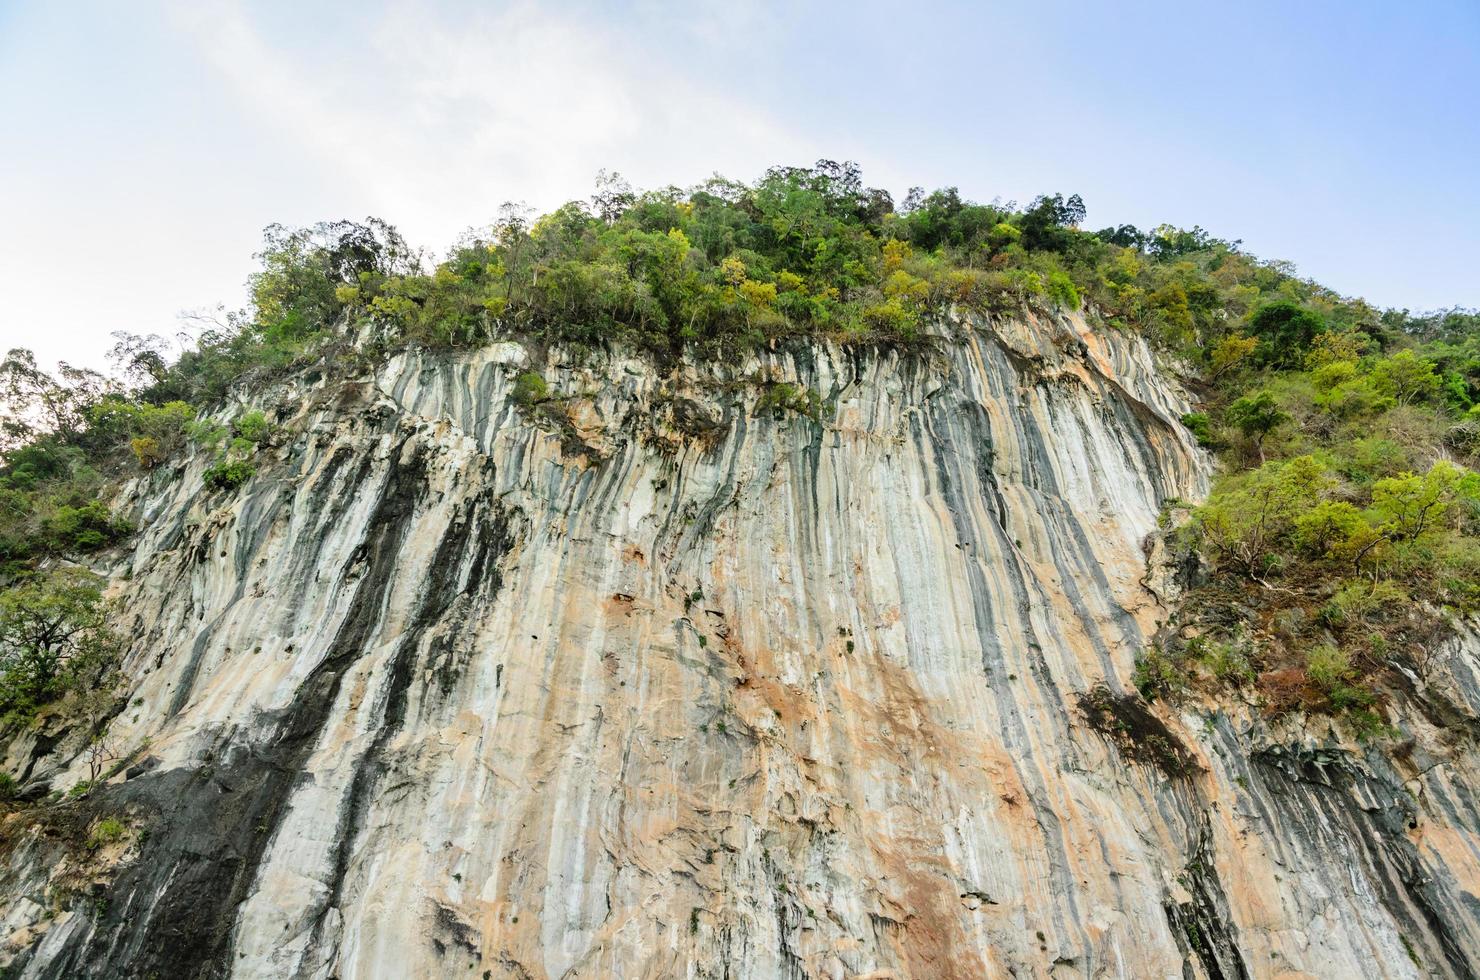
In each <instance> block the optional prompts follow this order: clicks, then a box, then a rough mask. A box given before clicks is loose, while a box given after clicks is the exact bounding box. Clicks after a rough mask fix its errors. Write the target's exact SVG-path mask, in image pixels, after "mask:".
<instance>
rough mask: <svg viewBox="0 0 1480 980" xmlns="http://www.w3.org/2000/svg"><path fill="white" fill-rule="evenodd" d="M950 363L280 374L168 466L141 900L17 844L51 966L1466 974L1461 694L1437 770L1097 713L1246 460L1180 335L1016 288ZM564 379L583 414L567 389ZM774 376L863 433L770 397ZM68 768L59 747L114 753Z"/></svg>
mask: <svg viewBox="0 0 1480 980" xmlns="http://www.w3.org/2000/svg"><path fill="white" fill-rule="evenodd" d="M944 351H945V352H944V353H942V354H940V355H938V356H932V357H923V358H922V357H901V356H898V355H895V354H891V353H884V352H881V353H872V354H866V353H858V352H848V353H844V352H842V351H840V350H839V349H836V348H832V347H828V346H825V345H819V346H814V347H805V348H798V349H797V350H795V351H794V352H792V353H789V354H785V355H782V354H777V355H772V356H769V357H767V358H765V359H762V360H757V361H755V362H753V363H751V364H747V365H736V366H734V367H733V368H732V369H731V370H730V371H729V373H728V374H727V375H726V376H725V377H724V378H715V377H713V376H711V375H709V374H707V373H705V372H700V371H698V370H696V369H693V368H689V369H686V370H680V371H676V372H674V373H672V374H671V375H667V376H663V375H659V374H658V373H656V372H655V371H654V370H653V369H652V368H650V367H649V366H647V365H645V364H642V363H639V362H637V361H631V360H623V359H622V358H620V357H598V358H593V359H591V360H590V361H589V363H586V364H584V365H581V364H574V363H569V364H568V363H565V362H563V361H561V360H560V359H559V358H558V357H552V358H550V360H549V361H548V363H542V364H530V363H527V358H528V356H529V355H527V354H526V353H525V352H524V350H523V349H522V348H519V347H517V346H516V345H499V346H495V347H491V348H488V349H486V350H483V351H479V352H476V353H466V354H459V355H430V354H417V353H409V354H403V355H400V356H397V357H396V358H394V359H392V360H391V361H390V362H389V363H388V364H386V365H384V366H383V367H382V368H381V369H379V370H378V371H377V372H376V373H375V374H374V376H373V377H366V378H362V379H360V380H359V381H358V382H356V383H353V384H343V383H340V384H334V385H330V386H324V385H323V384H322V383H320V385H319V386H317V387H312V386H305V387H301V388H290V387H285V388H284V389H282V390H281V391H280V392H279V397H280V398H281V400H282V405H283V408H284V411H283V417H284V421H285V423H286V425H285V429H284V431H285V432H286V433H288V434H287V435H286V436H285V438H284V439H283V441H282V444H281V445H280V446H279V447H278V448H277V449H276V450H274V453H275V458H274V459H273V460H272V461H271V462H270V464H268V465H264V466H262V467H260V469H259V473H258V474H257V476H256V477H255V478H254V479H253V480H252V481H251V482H249V483H248V484H247V485H246V486H245V487H244V488H242V490H241V491H239V492H237V493H232V494H211V493H207V492H205V491H204V490H203V489H202V487H201V482H200V476H201V474H200V470H201V464H200V463H195V464H192V465H191V466H190V467H189V468H188V469H187V470H186V471H185V472H184V473H183V474H180V475H171V474H158V475H155V476H154V477H153V478H151V479H149V480H147V481H140V482H139V483H138V484H137V485H135V486H132V487H130V488H128V490H127V492H126V493H125V495H124V498H123V501H122V503H123V505H124V506H126V507H128V508H130V509H131V510H132V511H133V513H134V515H135V516H136V517H137V519H138V524H139V525H140V527H141V528H142V529H143V530H142V531H141V533H140V535H139V536H138V538H137V542H136V546H135V547H134V550H133V551H132V553H131V554H129V555H127V556H125V557H124V558H123V559H122V560H121V562H120V564H119V565H118V567H116V568H115V569H113V570H112V571H113V572H114V574H115V590H116V592H117V594H118V595H119V596H120V598H121V599H122V601H123V603H124V607H125V609H126V610H127V614H128V617H129V626H130V628H132V630H133V631H134V642H133V644H132V646H131V649H130V653H129V659H128V666H129V669H130V672H131V674H132V675H133V676H134V677H135V678H136V680H137V683H136V690H134V691H133V692H132V693H131V695H130V703H129V705H128V706H127V707H126V708H125V709H124V710H123V712H122V713H121V714H120V715H119V717H118V718H117V719H116V720H115V723H114V725H113V728H112V738H113V739H114V741H115V742H116V743H117V744H119V745H121V746H124V747H127V748H130V749H132V748H135V747H143V751H142V753H141V756H140V757H141V758H142V759H143V760H145V761H144V762H143V763H142V764H140V765H137V766H133V767H131V768H130V769H129V770H128V771H127V772H125V773H120V774H119V775H117V776H115V777H114V779H113V780H112V782H111V783H110V784H109V785H108V786H106V787H104V788H103V789H101V790H99V791H97V792H96V793H94V795H93V797H91V798H90V805H93V806H95V807H97V808H99V809H98V812H102V810H103V809H107V810H108V811H109V812H123V813H127V814H128V815H129V820H130V824H131V826H132V827H134V828H136V829H142V828H145V827H147V828H148V834H147V836H145V835H142V834H139V833H137V832H135V834H134V836H133V838H132V839H131V841H130V843H128V844H127V845H126V846H120V847H119V848H118V849H117V850H118V852H117V853H116V854H113V855H111V856H110V857H109V859H108V861H107V862H106V863H107V866H108V869H109V870H108V872H107V875H106V876H105V879H104V881H105V887H106V894H107V899H108V900H107V907H106V910H104V911H94V912H93V913H91V914H90V913H88V912H86V911H84V910H81V909H80V908H78V909H74V910H73V911H70V912H62V913H61V914H60V915H57V916H56V917H54V918H51V919H48V918H46V917H45V915H44V914H43V912H44V910H43V908H42V905H41V904H40V903H38V902H36V901H31V900H27V899H25V898H23V896H35V895H38V894H40V893H41V892H42V891H43V890H44V888H45V882H46V879H47V876H48V874H51V873H54V866H53V864H52V862H54V861H56V860H57V858H56V847H55V846H54V845H53V844H50V843H48V838H46V837H45V836H44V835H41V834H39V833H36V832H33V831H28V832H26V835H25V839H23V840H20V841H18V842H15V843H14V844H13V846H11V847H10V848H9V849H8V851H7V854H8V857H7V859H6V861H7V863H6V865H5V866H4V867H3V868H0V889H3V894H5V895H6V896H8V897H9V898H10V899H11V901H10V903H9V905H8V908H7V911H6V912H5V913H4V918H3V925H4V927H5V929H6V931H7V934H8V936H9V940H8V941H9V943H10V947H9V949H8V951H7V955H9V956H11V957H12V963H13V966H14V967H16V968H17V969H18V971H19V973H20V975H21V976H26V977H71V976H80V975H89V976H117V977H132V976H149V975H151V974H152V975H157V976H160V977H193V976H203V977H225V976H235V977H317V978H328V977H337V978H343V980H349V978H368V977H410V976H474V977H481V976H488V977H561V976H583V977H607V976H614V977H615V976H620V977H668V976H686V977H747V978H750V977H753V978H770V977H786V976H792V977H829V978H833V977H836V978H842V977H866V976H872V977H980V976H1044V977H1048V976H1052V977H1104V976H1115V977H1181V976H1192V977H1206V976H1212V977H1217V976H1221V977H1239V976H1252V977H1299V976H1320V977H1356V976H1394V977H1408V976H1423V975H1429V974H1437V975H1444V976H1452V975H1468V974H1470V972H1471V971H1472V970H1473V969H1474V967H1473V965H1472V964H1473V962H1474V957H1475V956H1476V951H1477V950H1480V906H1477V903H1476V899H1475V896H1476V895H1477V894H1480V888H1477V885H1480V827H1477V825H1476V816H1475V806H1474V802H1475V801H1474V798H1473V795H1472V787H1475V786H1477V785H1480V783H1477V781H1476V778H1475V775H1476V773H1475V768H1474V756H1473V752H1472V750H1471V749H1469V748H1468V744H1469V742H1468V740H1467V739H1461V738H1460V737H1459V736H1457V735H1456V734H1454V733H1453V732H1452V730H1451V727H1450V726H1447V725H1446V726H1444V727H1443V728H1442V729H1441V728H1440V727H1438V726H1436V725H1434V724H1433V723H1426V722H1424V721H1423V713H1422V712H1420V711H1418V710H1417V709H1415V710H1414V711H1413V712H1412V714H1413V718H1414V720H1413V722H1412V724H1413V725H1414V726H1422V725H1424V724H1429V725H1430V729H1431V730H1423V731H1418V732H1417V734H1416V736H1415V744H1416V745H1417V746H1419V747H1420V750H1419V751H1418V752H1417V754H1416V755H1415V756H1414V758H1415V759H1416V760H1417V761H1415V762H1414V763H1413V765H1412V767H1411V769H1412V771H1411V772H1407V771H1404V772H1399V771H1398V770H1397V769H1395V768H1394V766H1393V764H1390V763H1388V762H1386V761H1384V760H1383V759H1382V758H1381V757H1379V756H1378V755H1376V754H1375V753H1374V754H1369V755H1365V756H1364V755H1363V754H1361V753H1360V752H1359V751H1358V750H1355V749H1354V748H1353V747H1352V746H1349V745H1342V744H1340V743H1339V742H1338V741H1336V740H1334V738H1332V737H1328V735H1327V734H1325V733H1321V732H1317V731H1315V730H1314V726H1312V729H1311V730H1305V729H1299V728H1297V727H1295V726H1294V725H1289V726H1286V727H1285V728H1282V729H1281V730H1280V731H1279V732H1277V733H1276V732H1269V731H1266V730H1264V728H1263V727H1262V725H1260V724H1259V723H1258V722H1257V721H1256V720H1255V719H1254V718H1253V717H1252V716H1249V715H1248V713H1247V712H1237V711H1235V712H1232V713H1229V712H1216V713H1215V712H1211V711H1210V712H1208V713H1206V714H1205V715H1204V714H1200V713H1199V712H1198V711H1197V710H1195V709H1194V708H1192V707H1189V708H1188V709H1186V710H1185V712H1184V713H1183V715H1182V716H1181V717H1173V716H1172V715H1170V714H1165V713H1163V715H1162V716H1161V717H1160V718H1159V721H1160V723H1163V724H1165V725H1167V726H1168V731H1169V732H1170V733H1171V737H1173V738H1175V739H1176V740H1177V741H1178V743H1179V746H1178V748H1179V750H1180V751H1185V752H1186V753H1188V757H1189V758H1190V759H1191V760H1192V761H1193V764H1192V765H1191V766H1190V767H1189V768H1188V769H1187V770H1186V771H1184V772H1173V773H1170V774H1169V773H1168V772H1166V771H1163V770H1162V769H1160V768H1158V767H1157V766H1156V765H1155V764H1153V763H1150V762H1147V761H1145V759H1139V760H1138V759H1132V758H1128V757H1125V756H1123V755H1122V749H1121V748H1119V747H1117V744H1116V742H1115V740H1114V739H1107V738H1105V737H1102V735H1100V734H1099V733H1098V732H1097V731H1096V730H1095V729H1094V728H1092V727H1091V726H1090V725H1088V724H1087V723H1086V721H1085V715H1084V713H1083V711H1082V710H1081V707H1080V698H1081V695H1083V694H1085V693H1086V692H1090V691H1092V690H1094V689H1096V688H1097V687H1098V686H1099V685H1104V690H1105V691H1106V692H1108V694H1109V695H1112V696H1113V695H1119V694H1123V693H1125V692H1127V691H1128V690H1129V689H1130V684H1129V677H1130V674H1131V670H1132V666H1133V660H1134V657H1135V655H1136V654H1137V653H1138V652H1139V651H1140V650H1141V649H1142V648H1143V647H1144V645H1145V643H1146V642H1147V640H1148V638H1149V637H1150V635H1151V634H1152V633H1153V632H1154V631H1155V630H1156V628H1157V626H1158V625H1159V621H1160V620H1161V619H1163V618H1164V617H1165V616H1166V615H1167V609H1166V607H1165V606H1164V605H1163V603H1165V602H1168V601H1169V595H1168V594H1167V593H1168V591H1169V590H1171V589H1172V588H1174V586H1173V585H1172V578H1173V577H1172V576H1169V575H1167V574H1165V570H1164V569H1161V568H1159V567H1153V568H1150V569H1148V567H1147V557H1148V555H1152V556H1159V555H1160V554H1161V551H1160V550H1159V548H1158V547H1157V545H1156V537H1155V531H1156V525H1157V515H1158V513H1159V511H1160V510H1161V509H1162V506H1163V502H1164V501H1166V500H1168V499H1172V498H1179V499H1196V498H1198V497H1199V496H1200V495H1201V494H1202V493H1204V492H1205V489H1206V481H1207V460H1206V459H1205V458H1203V457H1202V456H1201V455H1200V453H1199V452H1198V451H1197V450H1196V449H1195V447H1194V446H1193V445H1192V443H1191V442H1190V439H1189V436H1188V434H1187V433H1186V432H1185V431H1184V430H1183V429H1182V428H1181V426H1179V425H1178V424H1177V423H1176V420H1177V419H1178V418H1179V417H1180V415H1181V414H1182V413H1183V412H1184V411H1186V404H1185V402H1184V397H1183V395H1182V393H1181V392H1180V390H1179V389H1178V388H1177V387H1176V385H1175V384H1174V383H1172V382H1170V381H1168V380H1167V379H1166V378H1165V376H1164V375H1162V374H1159V373H1158V371H1157V370H1156V367H1155V366H1154V364H1153V362H1152V359H1151V357H1150V355H1149V353H1148V351H1147V349H1146V348H1145V346H1144V345H1143V344H1142V343H1140V342H1139V341H1137V340H1135V339H1132V338H1130V337H1126V336H1121V335H1118V334H1115V333H1113V332H1105V331H1100V332H1095V333H1092V332H1090V331H1089V330H1088V329H1087V328H1086V327H1085V326H1084V325H1083V324H1082V323H1080V322H1079V321H1077V320H1073V321H1063V322H1049V321H1043V322H1029V321H1022V322H1019V321H1005V322H999V323H994V324H993V325H991V326H990V327H985V326H978V327H977V328H974V329H972V330H970V331H967V332H966V333H965V334H964V335H963V336H962V337H961V338H959V339H956V340H953V341H952V343H950V344H948V345H946V346H945V347H944ZM530 368H534V369H537V370H540V371H541V372H542V373H543V374H544V376H545V377H546V379H547V381H548V382H549V384H550V388H551V390H552V392H553V393H556V394H558V395H559V396H560V397H561V399H563V400H560V401H557V402H555V403H553V404H552V405H551V406H545V407H544V409H542V410H541V412H539V413H532V415H530V416H526V415H525V414H521V411H520V410H519V409H518V408H516V406H515V405H514V404H513V403H512V402H511V400H510V398H509V395H510V391H511V388H512V385H513V380H514V378H515V377H516V376H517V374H518V373H519V372H520V371H521V370H526V369H530ZM746 376H753V377H761V376H765V377H767V378H770V379H771V380H784V381H788V382H790V383H793V384H797V385H800V386H804V387H807V388H811V389H812V390H814V391H816V392H817V393H818V394H819V395H820V396H821V400H822V406H823V407H822V411H821V413H820V418H819V419H818V420H813V419H812V418H809V417H807V416H805V415H800V414H794V413H783V415H782V417H780V418H777V417H775V416H773V415H772V414H770V413H766V414H762V415H757V414H755V413H754V412H752V411H751V408H752V406H753V405H754V402H755V398H756V389H755V388H754V387H748V386H746V385H743V384H739V383H738V382H739V380H740V379H742V378H744V377H746ZM545 409H548V410H545ZM562 413H563V414H562ZM562 419H563V420H564V421H563V422H562V421H561V420H562ZM573 439H574V442H573ZM582 447H584V448H582ZM1153 560H1154V562H1155V561H1156V560H1159V559H1156V558H1154V559H1153ZM1477 653H1480V642H1476V640H1475V638H1474V637H1472V636H1469V637H1467V636H1466V635H1465V634H1461V636H1460V637H1459V638H1457V639H1455V640H1454V641H1453V642H1452V643H1451V644H1450V645H1448V646H1446V647H1445V648H1444V649H1443V650H1441V651H1438V652H1437V653H1436V654H1435V657H1434V661H1435V662H1434V663H1433V664H1432V665H1431V670H1430V676H1429V677H1427V678H1423V679H1420V682H1419V685H1420V687H1422V688H1423V689H1424V690H1429V689H1432V690H1433V691H1434V692H1436V693H1435V694H1434V696H1433V697H1428V701H1431V702H1434V703H1437V701H1438V698H1439V696H1440V695H1441V694H1442V697H1443V699H1444V703H1446V704H1450V705H1452V710H1453V713H1454V717H1456V718H1460V719H1470V720H1473V719H1474V718H1475V716H1476V712H1477V710H1480V683H1477V679H1480V658H1477ZM1416 690H1417V688H1416ZM1424 697H1427V695H1421V694H1418V693H1416V694H1415V703H1417V701H1418V700H1421V699H1423V698H1424ZM1107 703H1108V702H1107ZM1256 729H1257V731H1256ZM145 739H147V740H148V742H147V747H144V744H145V743H144V740H145ZM1259 739H1262V740H1263V741H1262V742H1261V741H1258V740H1259ZM12 751H13V752H21V751H25V752H32V751H33V747H30V746H22V747H14V746H13V747H12ZM1425 753H1427V754H1425ZM43 755H44V754H43ZM65 755H66V754H65V753H61V752H53V753H52V754H51V755H44V757H43V758H42V759H41V761H40V762H39V763H38V764H37V766H36V772H35V773H34V774H32V776H31V778H32V780H45V781H46V782H48V783H49V784H50V785H51V786H53V787H55V788H61V789H65V788H66V787H67V786H69V785H71V784H72V783H74V782H75V781H77V780H78V779H80V778H83V777H85V776H86V766H85V763H84V762H83V761H82V760H77V761H73V762H71V763H70V764H68V763H67V760H66V757H65ZM48 767H49V768H48ZM100 887H103V886H100Z"/></svg>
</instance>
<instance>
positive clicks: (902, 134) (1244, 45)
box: [0, 0, 1480, 368]
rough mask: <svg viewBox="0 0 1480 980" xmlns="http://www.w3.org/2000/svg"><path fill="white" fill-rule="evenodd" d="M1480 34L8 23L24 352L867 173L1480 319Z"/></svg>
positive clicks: (6, 2) (7, 328) (56, 9)
mask: <svg viewBox="0 0 1480 980" xmlns="http://www.w3.org/2000/svg"><path fill="white" fill-rule="evenodd" d="M1477 106H1480V3H1477V2H1476V0H1449V2H1445V0H1414V2H1412V3H1407V4H1394V3H1390V2H1380V0H1344V2H1328V0H1302V2H1300V3H1290V2H1287V0H1278V2H1276V0H1267V2H1266V0H1246V2H1243V3H1239V4H1214V3H1193V2H1187V0H1180V2H1151V0H1145V2H1142V0H1121V2H1119V3H1114V4H1106V3H1102V2H1094V3H1091V2H1077V3H1070V2H1065V0H1008V2H978V3H940V2H931V0H914V2H911V3H909V4H896V3H873V2H869V0H862V2H839V3H805V2H798V0H792V2H789V3H787V2H777V3H753V4H752V3H745V2H744V0H723V2H719V0H672V2H670V0H635V2H626V3H622V2H604V3H596V2H591V3H581V2H566V3H560V2H545V3H498V2H483V3H473V2H446V3H429V2H409V0H408V2H401V0H382V2H376V0H359V2H353V3H329V2H322V3H312V4H310V3H292V2H286V0H283V2H259V3H247V2H244V0H181V2H175V3H172V2H164V0H158V2H155V0H139V2H136V3H129V4H123V3H117V2H107V0H68V2H66V3H54V2H45V0H34V2H25V0H0V127H3V128H0V134H3V136H0V351H3V350H6V349H9V348H10V347H15V346H24V347H30V348H32V349H33V350H35V351H36V354H37V357H38V359H39V360H40V361H41V362H42V363H43V364H44V365H52V364H54V363H55V362H56V361H57V360H67V361H69V362H71V363H74V364H82V365H87V366H91V367H98V368H103V367H106V361H105V356H104V355H105V352H106V350H107V349H108V348H109V347H110V346H111V343H112V341H111V339H110V335H111V334H112V333H113V332H114V331H119V330H123V331H129V332H132V333H158V334H162V335H165V336H170V337H173V336H175V335H176V334H177V333H178V332H179V331H180V330H181V329H185V328H187V327H188V326H189V323H190V322H191V321H189V320H187V319H182V314H185V313H189V312H193V311H210V310H212V309H215V308H217V307H219V306H224V307H225V308H227V309H235V308H239V307H241V306H242V305H243V304H244V301H245V282H246V279H247V276H248V275H249V274H250V273H251V271H252V269H253V268H254V262H253V259H252V255H253V253H254V252H255V251H256V250H257V248H258V246H259V245H260V243H261V240H262V230H263V228H264V227H265V226H267V225H269V224H271V223H274V222H278V223H282V224H286V225H302V224H309V223H312V222H315V221H319V220H324V219H337V218H352V219H360V218H364V217H366V216H371V215H374V216H376V217H380V218H384V219H386V220H387V221H390V222H391V223H393V224H395V225H397V226H398V227H399V228H400V229H401V230H402V231H403V233H405V234H406V236H407V238H408V239H410V240H411V241H412V242H413V243H414V244H417V245H421V246H424V247H426V248H427V249H428V250H429V251H431V252H432V253H434V254H439V253H441V252H443V251H444V250H445V249H446V248H447V246H449V245H450V244H451V243H452V242H453V241H454V239H456V237H457V236H458V234H459V233H460V232H461V231H462V230H463V229H465V228H467V227H470V226H478V225H484V224H487V223H488V222H489V221H490V220H491V218H492V217H493V215H494V214H495V212H496V211H497V209H498V206H499V205H500V204H501V203H502V202H504V201H524V202H527V203H528V204H530V205H532V206H534V207H536V208H538V209H540V210H547V209H549V208H552V207H555V206H558V205H559V204H561V203H562V202H564V201H566V200H570V199H573V198H580V197H586V196H588V195H589V194H590V192H591V188H592V186H593V180H594V177H595V174H596V172H597V171H598V170H599V169H603V168H605V169H608V170H617V171H620V172H621V173H622V174H623V175H624V176H626V177H627V178H628V179H629V180H631V182H632V183H633V184H635V185H637V186H638V187H654V186H661V185H666V184H677V185H680V186H687V185H690V184H693V183H697V182H698V181H700V180H702V179H704V178H706V177H708V176H709V175H710V174H712V173H715V172H719V173H723V174H725V175H726V176H730V177H736V178H740V179H746V180H749V179H753V178H755V177H757V176H759V175H760V174H761V172H763V171H764V170H765V168H766V167H768V166H771V165H773V164H810V163H812V162H813V161H815V160H817V159H820V158H829V159H836V160H845V159H851V160H856V161H858V163H859V164H860V165H861V166H862V168H863V173H864V178H865V181H866V183H868V184H869V185H871V186H880V187H884V188H886V189H888V190H890V191H891V192H893V193H894V194H895V197H896V199H899V198H901V197H902V196H903V194H904V193H905V192H906V190H907V189H908V188H909V187H911V186H914V185H921V186H924V187H925V188H926V189H933V188H936V187H941V186H948V185H949V186H956V187H959V188H960V190H961V193H962V194H963V195H964V196H966V197H969V198H972V199H975V200H980V201H990V200H992V199H994V198H1000V199H1002V200H1004V201H1007V200H1016V201H1019V202H1026V201H1028V200H1031V199H1032V198H1033V197H1034V196H1036V195H1037V194H1040V193H1053V192H1062V193H1065V194H1069V193H1078V194H1080V195H1082V196H1083V198H1084V200H1085V202H1086V204H1087V206H1088V209H1089V214H1088V218H1087V221H1086V223H1085V224H1086V226H1087V227H1090V228H1098V227H1103V226H1106V225H1112V224H1121V223H1125V222H1129V223H1133V224H1136V225H1139V226H1141V227H1148V228H1149V227H1152V226H1155V225H1157V224H1160V223H1162V222H1170V223H1172V224H1175V225H1179V226H1183V227H1191V226H1192V225H1194V224H1197V225H1201V226H1202V227H1204V228H1206V229H1208V230H1209V231H1211V232H1212V233H1214V234H1216V235H1218V236H1220V237H1224V238H1230V239H1241V240H1242V241H1243V243H1244V247H1245V248H1246V249H1248V250H1250V251H1252V252H1254V253H1255V254H1257V255H1259V256H1261V257H1263V258H1271V259H1274V258H1277V259H1284V260H1288V261H1291V262H1293V263H1294V264H1295V266H1296V267H1297V269H1298V270H1299V272H1300V274H1302V275H1305V276H1309V277H1311V278H1314V279H1316V280H1318V281H1320V282H1322V283H1325V284H1326V285H1328V286H1331V287H1332V288H1334V289H1337V290H1338V291H1340V292H1342V293H1345V294H1347V295H1353V296H1363V297H1366V298H1367V299H1368V300H1370V301H1372V302H1373V303H1376V304H1378V305H1381V306H1395V307H1403V308H1408V309H1413V310H1426V309H1434V308H1439V307H1449V306H1455V305H1459V306H1468V307H1475V306H1480V179H1477V178H1480V110H1477Z"/></svg>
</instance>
